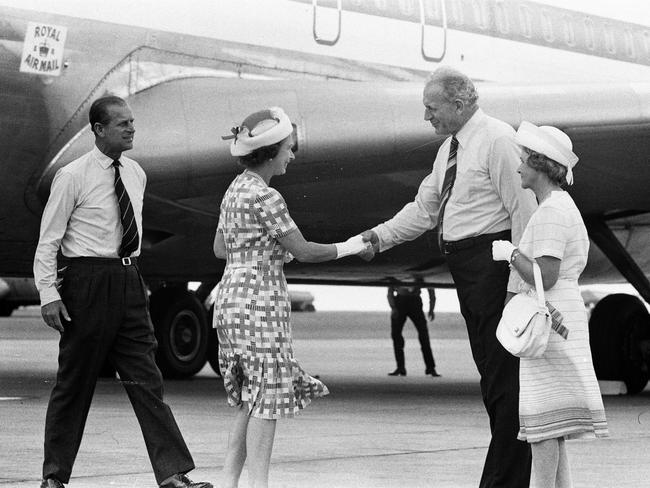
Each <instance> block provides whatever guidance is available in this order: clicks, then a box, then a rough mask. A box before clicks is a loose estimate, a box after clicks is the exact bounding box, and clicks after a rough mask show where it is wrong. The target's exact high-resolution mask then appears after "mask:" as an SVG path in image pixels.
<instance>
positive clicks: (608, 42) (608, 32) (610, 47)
mask: <svg viewBox="0 0 650 488" xmlns="http://www.w3.org/2000/svg"><path fill="white" fill-rule="evenodd" d="M604 30H605V48H606V49H607V51H609V52H610V53H611V54H615V53H616V40H615V39H614V30H613V29H612V26H611V25H609V24H605V25H604Z"/></svg>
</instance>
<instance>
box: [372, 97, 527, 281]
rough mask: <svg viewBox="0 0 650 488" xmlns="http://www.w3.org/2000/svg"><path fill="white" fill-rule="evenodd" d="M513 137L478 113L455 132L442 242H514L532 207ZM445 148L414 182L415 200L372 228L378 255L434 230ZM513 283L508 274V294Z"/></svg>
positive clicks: (447, 144)
mask: <svg viewBox="0 0 650 488" xmlns="http://www.w3.org/2000/svg"><path fill="white" fill-rule="evenodd" d="M514 136H515V131H514V129H513V128H512V127H510V126H509V125H508V124H506V123H505V122H502V121H500V120H498V119H495V118H493V117H489V116H488V115H486V114H485V113H484V112H483V111H482V110H481V109H478V110H477V111H476V113H475V114H474V115H473V116H472V117H471V118H470V119H469V120H468V121H467V122H466V123H465V125H464V126H463V127H462V128H461V129H460V130H459V131H458V133H457V134H456V139H458V152H457V154H456V165H457V170H456V180H455V182H454V186H453V188H452V190H451V195H450V197H449V200H448V201H447V205H446V207H445V218H444V224H443V239H444V240H445V241H457V240H460V239H465V238H467V237H475V236H479V235H482V234H492V233H495V232H501V231H505V230H509V229H511V231H512V241H513V243H514V244H515V245H517V243H518V242H519V239H520V238H521V235H522V233H523V231H524V228H525V227H526V223H527V222H528V219H529V218H530V216H531V215H532V213H533V212H534V210H535V208H536V207H537V204H536V202H535V197H534V194H533V192H531V191H528V190H523V189H522V188H521V178H520V177H519V175H518V173H517V168H518V166H519V164H520V163H521V160H520V155H521V149H520V148H519V146H518V145H517V144H516V143H515V140H514ZM450 145H451V137H449V138H447V139H446V140H445V141H444V142H443V143H442V145H441V146H440V149H439V150H438V154H437V156H436V159H435V161H434V163H433V171H432V172H431V174H429V175H428V176H427V177H426V178H425V179H424V180H423V181H422V183H421V184H420V188H419V190H418V193H417V195H416V197H415V200H414V201H412V202H410V203H408V204H406V206H404V208H402V210H400V211H399V212H398V213H397V214H396V215H395V216H394V217H393V218H392V219H390V220H388V221H386V222H384V223H383V224H379V225H378V226H376V227H375V228H373V229H372V230H373V231H375V232H376V233H377V236H378V237H379V246H380V250H381V251H385V250H387V249H390V248H391V247H393V246H395V245H397V244H401V243H402V242H405V241H410V240H413V239H415V238H416V237H418V236H420V235H421V234H422V233H424V232H425V231H427V230H429V229H433V228H434V227H435V226H436V223H437V219H438V211H439V209H440V195H441V193H442V184H443V181H444V178H445V171H446V169H447V158H448V156H449V148H450ZM518 281H519V278H518V277H517V276H516V273H511V279H510V282H511V283H510V284H509V285H508V290H510V291H515V292H516V290H517V287H518V283H517V282H518Z"/></svg>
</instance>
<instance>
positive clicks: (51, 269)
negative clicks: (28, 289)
mask: <svg viewBox="0 0 650 488" xmlns="http://www.w3.org/2000/svg"><path fill="white" fill-rule="evenodd" d="M74 205H75V188H74V178H73V175H71V174H69V173H67V172H63V171H61V170H59V171H58V172H57V173H56V175H55V176H54V180H53V181H52V187H51V190H50V197H49V199H48V201H47V204H46V205H45V210H44V211H43V217H42V218H41V229H40V237H39V240H38V246H37V248H36V255H35V257H34V281H35V283H36V288H37V290H38V293H39V295H40V298H41V306H43V305H47V304H48V303H51V302H54V301H57V300H60V299H61V296H60V295H59V292H58V291H57V289H56V278H57V259H56V256H57V252H58V251H59V248H60V247H61V240H62V239H63V236H64V234H65V231H66V228H67V226H68V220H69V219H70V215H71V214H72V210H73V209H74Z"/></svg>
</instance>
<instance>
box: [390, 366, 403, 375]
mask: <svg viewBox="0 0 650 488" xmlns="http://www.w3.org/2000/svg"><path fill="white" fill-rule="evenodd" d="M388 376H406V370H405V369H399V368H397V369H396V370H395V371H393V372H392V373H388Z"/></svg>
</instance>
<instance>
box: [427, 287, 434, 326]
mask: <svg viewBox="0 0 650 488" xmlns="http://www.w3.org/2000/svg"><path fill="white" fill-rule="evenodd" d="M427 292H428V293H429V313H428V314H427V315H428V317H429V320H433V319H435V318H436V314H435V312H434V309H435V308H436V289H435V288H427Z"/></svg>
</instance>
